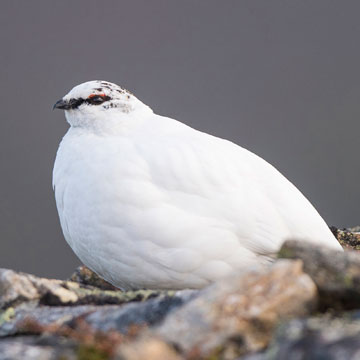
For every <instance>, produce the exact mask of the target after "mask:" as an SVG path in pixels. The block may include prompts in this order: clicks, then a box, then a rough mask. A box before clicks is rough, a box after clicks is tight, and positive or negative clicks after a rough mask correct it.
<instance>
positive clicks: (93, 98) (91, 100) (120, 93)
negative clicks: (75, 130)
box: [54, 80, 151, 128]
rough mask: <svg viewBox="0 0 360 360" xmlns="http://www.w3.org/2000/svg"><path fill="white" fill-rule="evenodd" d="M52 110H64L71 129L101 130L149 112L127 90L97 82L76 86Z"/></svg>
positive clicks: (108, 83)
mask: <svg viewBox="0 0 360 360" xmlns="http://www.w3.org/2000/svg"><path fill="white" fill-rule="evenodd" d="M54 109H62V110H65V117H66V120H67V121H68V123H69V124H70V125H71V126H74V127H91V128H94V127H96V128H103V127H105V126H109V125H111V123H114V126H115V125H116V122H117V121H119V118H121V117H124V116H126V115H132V114H133V113H134V112H135V111H149V110H150V108H149V107H148V106H146V105H145V104H143V103H142V102H141V101H140V100H138V99H137V98H136V97H135V96H134V95H133V94H132V93H130V92H129V91H128V90H125V89H123V88H121V87H120V86H118V85H116V84H113V83H110V82H107V81H100V80H94V81H88V82H85V83H82V84H80V85H77V86H75V87H74V88H73V89H71V90H70V91H69V92H68V93H67V94H66V95H65V96H64V97H63V98H62V99H60V100H59V101H58V102H56V104H55V105H54ZM150 111H151V110H150Z"/></svg>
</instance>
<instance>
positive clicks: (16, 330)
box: [0, 291, 194, 337]
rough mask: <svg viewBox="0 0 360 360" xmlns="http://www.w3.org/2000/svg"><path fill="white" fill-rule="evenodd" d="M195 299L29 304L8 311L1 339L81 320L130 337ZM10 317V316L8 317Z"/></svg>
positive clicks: (0, 329)
mask: <svg viewBox="0 0 360 360" xmlns="http://www.w3.org/2000/svg"><path fill="white" fill-rule="evenodd" d="M193 296H194V292H192V291H179V292H177V293H176V294H174V295H173V296H161V297H157V298H154V299H150V300H148V301H146V302H132V303H129V304H124V305H123V306H116V305H102V306H99V305H81V306H56V307H54V306H38V304H37V303H36V302H29V303H25V304H22V305H20V306H18V307H17V308H15V309H13V308H8V310H7V312H8V314H7V316H5V315H3V317H4V318H7V321H3V322H2V323H0V337H4V336H10V335H11V336H14V335H17V334H24V333H26V334H33V333H38V332H39V331H38V330H37V328H36V327H35V330H33V329H34V327H31V328H29V326H27V324H28V322H29V320H30V321H31V324H32V325H33V324H37V326H38V328H41V327H47V326H52V325H56V326H62V325H67V326H72V325H71V324H73V323H74V322H76V321H77V319H79V318H81V319H82V320H84V321H85V322H86V323H87V324H88V325H89V326H90V327H91V329H92V330H94V331H102V332H107V331H110V330H116V331H118V332H120V333H122V334H127V333H128V332H129V330H131V329H133V328H134V327H135V326H136V327H142V328H145V327H151V326H154V325H156V324H158V323H159V322H160V321H162V320H163V319H164V317H165V316H166V315H167V314H168V313H170V312H171V311H173V310H174V309H176V308H179V307H180V306H182V305H183V304H184V303H185V302H187V301H189V300H190V299H191V298H192V297H193ZM5 314H6V313H5Z"/></svg>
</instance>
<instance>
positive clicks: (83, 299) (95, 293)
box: [67, 283, 175, 305]
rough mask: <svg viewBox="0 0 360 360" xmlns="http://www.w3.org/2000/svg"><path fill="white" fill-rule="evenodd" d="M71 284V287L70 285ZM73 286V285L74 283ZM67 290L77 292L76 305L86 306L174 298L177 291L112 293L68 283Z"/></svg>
mask: <svg viewBox="0 0 360 360" xmlns="http://www.w3.org/2000/svg"><path fill="white" fill-rule="evenodd" d="M69 284H70V285H69ZM72 284H73V283H72ZM76 285H77V284H76ZM67 288H68V289H69V290H72V291H74V292H75V294H76V295H77V296H78V298H79V300H78V301H77V302H76V305H79V304H81V305H84V304H97V305H103V304H123V303H127V302H132V301H146V300H149V299H151V298H155V297H157V296H160V295H166V296H174V294H175V291H158V290H136V291H120V290H119V291H112V290H101V289H98V288H90V287H86V288H85V287H78V286H72V285H71V283H68V286H67Z"/></svg>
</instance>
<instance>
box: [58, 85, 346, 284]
mask: <svg viewBox="0 0 360 360" xmlns="http://www.w3.org/2000/svg"><path fill="white" fill-rule="evenodd" d="M54 108H57V109H64V110H65V116H66V119H67V121H68V122H69V124H70V128H69V130H68V132H67V133H66V135H65V136H64V138H63V140H62V141H61V144H60V147H59V150H58V152H57V156H56V161H55V166H54V172H53V184H54V189H55V197H56V204H57V208H58V212H59V217H60V222H61V227H62V230H63V233H64V236H65V239H66V241H67V242H68V243H69V245H70V246H71V248H72V249H73V251H74V252H75V254H76V255H77V256H78V257H79V258H80V260H81V261H82V262H83V263H84V264H85V265H86V266H88V267H89V268H90V269H92V270H93V271H95V272H96V273H97V274H99V275H100V276H101V277H103V278H104V279H105V280H107V281H109V282H110V283H112V284H114V285H115V286H117V287H119V288H121V289H138V288H153V289H183V288H201V287H204V286H206V285H207V284H209V283H211V282H213V281H216V280H218V279H221V278H222V277H224V276H226V275H228V274H230V273H232V272H235V271H241V270H244V269H246V268H248V267H250V266H252V265H254V264H259V263H262V264H264V263H267V262H269V261H271V259H272V255H273V254H274V253H276V252H277V250H278V249H279V247H280V246H281V244H282V243H283V242H284V241H285V240H286V239H301V240H303V241H309V242H313V243H317V244H319V246H329V247H332V248H334V249H339V250H341V246H340V245H339V243H338V242H337V240H336V239H335V238H334V236H333V235H332V233H331V232H330V230H329V228H328V227H327V225H326V224H325V222H324V220H323V219H322V218H321V216H320V215H319V214H318V212H317V211H316V210H315V209H314V207H313V206H312V205H311V204H310V202H309V201H308V200H307V199H306V198H305V197H304V196H303V195H302V194H301V192H300V191H299V190H298V189H297V188H296V187H295V186H294V185H293V184H291V183H290V182H289V181H288V180H287V179H286V178H285V177H284V176H283V175H281V174H280V173H279V172H278V171H277V170H276V169H275V168H274V167H273V166H271V165H270V164H269V163H267V162H266V161H265V160H263V159H262V158H260V157H258V156H256V155H255V154H253V153H251V152H249V151H248V150H246V149H244V148H242V147H240V146H238V145H236V144H234V143H232V142H230V141H227V140H223V139H220V138H217V137H214V136H211V135H208V134H205V133H203V132H200V131H197V130H194V129H193V128H191V127H189V126H186V125H185V124H183V123H181V122H179V121H176V120H173V119H170V118H167V117H164V116H160V115H156V114H154V113H153V111H152V110H151V109H150V108H149V107H148V106H146V105H145V104H143V103H142V102H141V101H140V100H138V99H137V98H136V97H135V96H134V95H133V94H131V93H130V92H129V91H127V90H125V89H123V88H121V87H119V86H118V85H115V84H113V83H110V82H106V81H89V82H86V83H83V84H81V85H78V86H76V87H74V88H73V89H72V90H71V91H70V92H69V93H68V94H67V95H65V96H64V97H63V98H62V99H61V100H60V101H58V102H57V103H56V104H55V105H54Z"/></svg>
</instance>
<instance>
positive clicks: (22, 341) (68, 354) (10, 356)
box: [0, 336, 78, 360]
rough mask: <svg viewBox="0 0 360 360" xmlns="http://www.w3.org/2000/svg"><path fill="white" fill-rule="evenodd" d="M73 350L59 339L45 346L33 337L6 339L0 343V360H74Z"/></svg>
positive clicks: (72, 347) (40, 340) (75, 357)
mask: <svg viewBox="0 0 360 360" xmlns="http://www.w3.org/2000/svg"><path fill="white" fill-rule="evenodd" d="M74 348H75V347H74V346H73V345H72V346H68V345H67V344H66V342H64V340H61V339H58V341H56V342H54V341H53V342H50V343H48V344H46V343H44V342H43V341H42V339H39V338H38V337H35V336H22V337H17V338H7V339H4V340H2V341H1V342H0V360H22V359H24V360H25V359H26V360H58V359H66V360H76V359H78V358H77V356H76V353H75V351H74Z"/></svg>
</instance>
